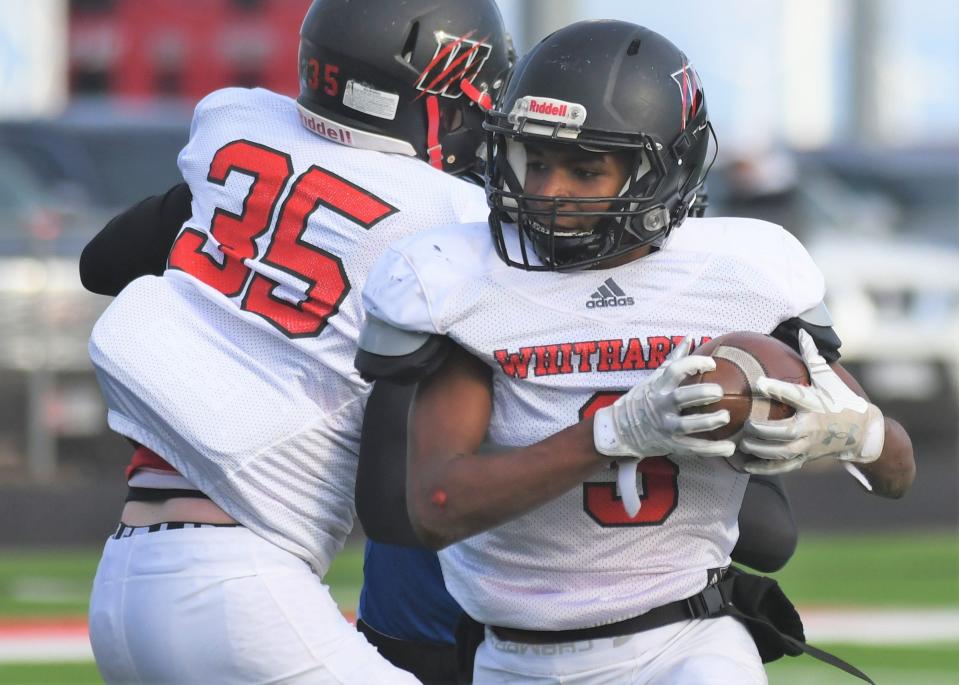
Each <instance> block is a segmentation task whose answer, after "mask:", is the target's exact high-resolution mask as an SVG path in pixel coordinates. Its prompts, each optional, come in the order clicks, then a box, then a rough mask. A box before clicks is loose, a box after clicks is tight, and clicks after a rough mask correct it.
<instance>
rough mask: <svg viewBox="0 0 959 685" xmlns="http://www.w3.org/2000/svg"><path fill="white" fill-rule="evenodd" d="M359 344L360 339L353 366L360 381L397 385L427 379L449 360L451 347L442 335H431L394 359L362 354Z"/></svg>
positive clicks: (447, 339) (373, 354)
mask: <svg viewBox="0 0 959 685" xmlns="http://www.w3.org/2000/svg"><path fill="white" fill-rule="evenodd" d="M362 344H363V340H362V337H361V338H360V347H359V348H358V349H357V351H356V358H355V359H354V360H353V365H354V366H355V367H356V370H357V371H359V372H360V376H361V377H362V378H363V380H365V381H378V380H386V381H390V382H391V383H396V384H400V385H411V384H415V383H418V382H419V381H421V380H423V379H424V378H426V377H427V376H429V375H431V374H432V373H433V372H434V371H436V370H437V369H438V368H439V367H440V364H442V363H443V361H444V360H445V359H446V357H447V356H449V353H450V350H451V349H452V347H453V344H452V341H451V340H450V339H449V338H447V337H446V336H445V335H435V334H434V335H431V336H429V337H428V338H427V339H426V342H425V343H423V345H422V347H420V348H419V349H418V350H416V351H415V352H411V353H409V354H403V355H396V356H387V355H382V354H376V353H374V352H370V351H369V350H364V349H363V347H362ZM367 411H369V410H367Z"/></svg>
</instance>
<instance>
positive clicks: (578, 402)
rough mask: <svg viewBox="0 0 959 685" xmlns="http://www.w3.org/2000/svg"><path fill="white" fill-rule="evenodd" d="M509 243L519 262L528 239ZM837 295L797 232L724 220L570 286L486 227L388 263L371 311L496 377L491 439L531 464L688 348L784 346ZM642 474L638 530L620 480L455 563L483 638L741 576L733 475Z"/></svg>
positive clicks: (482, 540) (467, 544) (738, 492)
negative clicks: (735, 559)
mask: <svg viewBox="0 0 959 685" xmlns="http://www.w3.org/2000/svg"><path fill="white" fill-rule="evenodd" d="M508 237H510V238H511V239H512V240H513V244H512V245H510V246H509V247H510V250H511V251H512V253H513V254H516V252H515V250H516V249H518V247H517V241H516V234H515V227H514V232H513V233H510V234H508ZM823 295H824V284H823V279H822V276H821V274H820V272H819V270H818V269H817V267H816V266H815V265H814V264H813V262H812V261H811V259H810V257H809V256H808V254H807V253H806V251H805V249H804V248H803V247H802V246H801V245H800V244H799V243H798V242H797V241H796V240H795V239H794V238H793V237H792V236H791V235H789V234H788V233H787V232H786V231H784V230H783V229H782V228H780V227H779V226H775V225H772V224H768V223H765V222H761V221H755V220H749V219H712V218H711V219H689V220H687V221H686V222H685V223H684V224H683V225H682V226H681V227H680V228H679V229H677V230H676V232H675V234H674V235H673V236H672V238H671V239H670V241H668V242H667V244H666V246H665V247H664V248H663V249H662V250H660V251H658V252H654V253H652V254H650V255H648V256H646V257H643V258H641V259H638V260H636V261H633V262H631V263H629V264H626V265H623V266H619V267H616V268H612V269H605V270H599V269H597V270H581V271H573V272H562V273H559V272H557V273H541V272H529V271H524V270H522V269H518V268H510V267H507V266H506V265H505V264H504V263H503V262H502V261H501V260H500V259H499V257H497V255H496V253H495V251H494V247H493V244H492V241H491V240H490V237H489V229H488V228H487V226H486V225H485V224H482V223H480V224H473V225H470V226H460V227H454V228H446V229H443V230H442V231H429V232H427V233H423V234H420V235H417V236H413V237H411V238H408V239H406V240H404V241H401V242H400V243H398V244H397V245H395V246H393V247H391V248H390V249H389V250H387V251H386V252H385V253H384V255H383V257H382V258H381V260H380V262H379V263H378V264H377V265H376V266H375V267H374V269H373V271H372V272H371V274H370V276H369V278H368V279H367V282H366V286H365V289H364V304H365V306H366V308H367V311H368V312H369V313H370V314H372V315H374V316H376V317H377V318H379V319H381V320H383V321H385V322H386V323H388V324H391V325H393V326H395V327H397V328H401V329H406V330H415V331H421V332H429V333H440V334H444V335H447V336H449V337H450V338H452V339H453V340H455V341H456V342H457V343H458V344H459V345H461V346H462V347H464V348H465V349H466V350H467V351H468V352H470V353H471V354H473V355H475V356H476V357H478V358H479V359H481V360H483V361H484V362H485V363H486V364H487V365H488V366H489V367H490V368H491V369H492V376H493V413H492V418H491V420H490V426H489V433H488V436H487V439H488V440H489V442H490V443H492V444H494V445H501V446H506V447H516V446H525V445H530V444H532V443H535V442H538V441H540V440H542V439H544V438H546V437H548V436H550V435H552V434H553V433H556V432H558V431H560V430H561V429H563V428H565V427H567V426H569V425H571V424H573V423H575V422H577V421H579V420H580V419H583V418H586V417H588V416H590V415H591V414H592V413H593V412H595V411H596V410H597V409H599V408H600V407H602V406H605V405H607V404H610V403H612V402H613V401H615V399H616V398H617V397H618V396H619V395H620V394H622V393H623V392H624V391H625V390H627V389H629V388H630V387H632V386H633V385H635V384H636V383H638V382H641V381H642V380H643V379H644V378H646V376H647V375H648V374H649V373H650V372H651V371H652V370H653V369H655V368H656V367H657V366H659V364H660V363H661V362H662V360H663V358H664V357H665V356H666V354H667V353H668V352H669V351H670V349H671V348H672V346H673V345H675V344H676V343H678V342H679V341H680V340H681V339H682V338H683V337H684V336H685V335H692V336H694V338H695V340H696V342H697V344H699V343H701V342H702V341H704V340H706V339H708V338H713V337H716V336H719V335H722V334H724V333H729V332H732V331H738V330H750V331H758V332H763V333H769V332H771V331H772V330H773V329H775V328H776V326H777V325H778V324H780V323H781V322H782V321H784V320H786V319H789V318H792V317H795V316H797V315H799V314H800V313H802V312H804V311H806V310H808V309H811V308H812V307H815V306H816V305H818V304H819V303H820V302H821V301H822V299H823ZM639 470H640V472H641V478H640V479H639V486H638V487H639V489H640V493H639V494H640V496H641V499H642V508H641V509H640V511H639V513H638V514H637V515H636V516H635V517H634V518H630V517H629V515H628V514H627V513H626V511H625V509H624V507H623V505H622V502H621V499H620V496H619V493H618V492H617V491H616V471H615V470H614V469H613V468H608V469H603V470H602V471H600V472H598V473H596V474H595V476H594V477H592V478H590V479H589V480H588V481H587V482H585V483H583V484H582V485H581V486H578V487H575V488H573V489H572V490H570V491H569V492H567V493H565V494H564V495H562V496H561V497H559V498H557V499H555V500H553V501H551V502H549V503H547V504H545V505H543V506H541V507H539V508H538V509H536V510H534V511H532V512H530V513H528V514H526V515H525V516H522V517H520V518H518V519H516V520H514V521H511V522H509V523H506V524H505V525H502V526H500V527H497V528H495V529H492V530H489V531H487V532H485V533H482V534H479V535H476V536H474V537H471V538H469V539H467V540H464V541H462V542H460V543H458V544H455V545H452V546H451V547H449V548H447V549H445V550H443V551H441V552H440V559H441V562H442V566H443V573H444V577H445V579H446V584H447V587H448V588H449V590H450V592H451V593H452V595H453V596H454V597H455V598H456V599H457V600H458V601H459V602H460V603H461V604H462V606H463V607H464V609H465V610H466V611H467V612H468V613H469V614H470V615H472V616H473V617H475V618H476V619H478V620H480V621H482V622H484V623H487V624H493V625H502V626H509V627H518V628H527V629H538V630H562V629H572V628H583V627H588V626H593V625H599V624H605V623H611V622H615V621H619V620H622V619H625V618H628V617H631V616H636V615H638V614H641V613H644V612H646V611H648V610H649V609H652V608H654V607H656V606H660V605H663V604H666V603H668V602H671V601H674V600H677V599H682V598H685V597H689V596H691V595H694V594H696V593H697V592H699V591H700V590H702V589H703V588H704V587H705V586H706V582H707V575H708V572H709V570H711V569H716V568H719V567H723V566H726V565H727V564H729V562H730V556H729V555H730V552H731V550H732V548H733V546H734V544H735V542H736V539H737V537H738V527H737V516H738V512H739V507H740V503H741V500H742V495H743V490H744V488H745V486H746V481H747V477H746V476H745V475H742V474H740V473H738V472H737V471H735V470H733V469H732V468H731V467H730V466H729V465H728V464H727V462H726V461H725V460H724V459H701V458H676V457H671V456H670V457H653V458H647V459H645V460H643V461H641V462H640V465H639Z"/></svg>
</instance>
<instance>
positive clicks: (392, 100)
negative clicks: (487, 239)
mask: <svg viewBox="0 0 959 685" xmlns="http://www.w3.org/2000/svg"><path fill="white" fill-rule="evenodd" d="M512 62H513V59H512V44H511V42H510V40H509V37H508V35H507V34H506V31H505V29H504V27H503V19H502V17H501V16H500V13H499V10H498V9H497V7H496V3H495V2H494V0H403V2H396V1H395V0H314V2H313V4H312V5H311V6H310V9H309V11H308V12H307V14H306V17H305V19H304V20H303V25H302V27H301V29H300V54H299V73H300V95H299V97H298V98H297V104H298V105H299V109H300V115H301V120H302V122H303V124H304V125H305V126H306V127H307V128H309V129H310V130H312V131H314V132H316V133H318V134H320V135H322V136H325V137H328V138H330V139H332V140H335V141H337V142H340V143H345V144H347V145H353V146H355V147H362V148H366V149H373V150H380V151H382V152H393V153H399V154H404V155H410V156H416V157H419V158H420V159H423V160H426V161H428V162H429V163H430V164H432V165H433V166H434V167H436V168H438V169H442V170H443V171H447V172H450V173H460V172H463V171H468V170H470V169H472V167H473V165H474V163H475V162H476V156H477V150H478V149H479V148H480V147H482V143H483V137H482V136H483V133H482V123H483V114H484V110H485V109H488V108H489V106H490V105H491V104H492V99H493V97H494V96H495V94H496V91H497V89H499V88H500V86H501V85H502V83H503V81H504V80H505V78H506V76H507V74H508V72H509V69H510V67H511V66H512Z"/></svg>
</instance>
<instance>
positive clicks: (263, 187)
mask: <svg viewBox="0 0 959 685" xmlns="http://www.w3.org/2000/svg"><path fill="white" fill-rule="evenodd" d="M234 172H236V173H241V174H246V175H248V176H251V177H252V178H253V182H252V183H251V184H250V189H249V191H248V192H247V194H246V197H245V198H244V200H243V209H242V211H241V212H240V213H239V214H233V213H231V212H228V211H226V210H224V209H222V208H217V209H216V211H215V212H214V213H213V219H212V221H211V223H210V232H209V234H206V233H204V232H201V231H198V230H196V229H194V228H190V227H187V228H185V229H184V230H183V231H182V232H181V233H180V235H179V237H178V238H177V240H176V242H175V243H174V245H173V250H172V251H171V252H170V260H169V268H171V269H179V270H181V271H185V272H187V273H189V274H190V275H192V276H194V277H195V278H197V279H198V280H200V281H202V282H204V283H206V284H207V285H209V286H210V287H212V288H214V289H216V290H218V291H219V292H221V293H223V294H224V295H226V296H227V297H236V296H238V295H240V294H243V299H242V301H241V303H240V308H241V309H243V310H244V311H248V312H251V313H253V314H256V315H258V316H261V317H263V318H264V319H265V320H266V321H268V322H269V323H270V324H272V325H273V326H274V327H276V328H277V329H279V330H280V331H282V332H283V333H284V334H285V335H287V336H288V337H291V338H300V337H307V336H315V335H318V334H319V333H320V332H321V331H322V330H323V328H324V326H326V322H327V320H328V319H329V318H330V317H331V316H333V315H334V314H336V312H337V311H338V309H339V306H340V304H341V303H342V302H343V298H345V297H346V295H347V293H348V292H349V291H350V282H349V280H348V279H347V277H346V272H345V271H344V269H343V262H342V260H341V259H340V258H339V257H338V256H337V255H334V254H332V253H330V252H327V251H326V250H323V249H320V248H319V247H317V246H315V245H311V244H309V243H307V242H305V241H304V240H303V234H304V232H305V231H306V228H307V225H308V223H309V220H310V217H311V216H312V215H313V213H314V212H316V211H317V210H318V209H320V208H326V209H329V210H331V211H333V212H336V213H337V214H339V215H341V216H343V217H346V218H347V219H349V220H351V221H353V222H354V223H356V224H359V225H360V226H362V227H364V228H366V229H370V228H372V227H373V226H374V225H376V223H377V222H379V221H381V220H382V219H384V218H386V217H388V216H390V215H391V214H394V213H395V212H396V211H397V209H396V208H395V207H392V206H391V205H389V204H387V203H386V202H384V201H382V200H380V199H379V198H377V197H375V196H374V195H372V194H370V193H368V192H367V191H365V190H363V189H362V188H360V187H358V186H355V185H353V184H352V183H350V182H349V181H347V180H346V179H344V178H341V177H340V176H337V175H336V174H334V173H332V172H330V171H327V170H325V169H322V168H321V167H319V166H316V165H314V166H312V167H310V168H309V169H307V170H306V171H305V172H303V173H302V174H300V176H298V177H297V178H295V179H293V181H292V185H291V187H290V191H289V193H288V194H287V196H286V199H285V200H284V202H283V205H282V207H280V209H279V211H278V212H277V204H278V203H279V201H280V198H281V197H282V196H283V192H284V190H285V189H286V188H287V186H288V185H290V179H291V177H292V175H293V165H292V162H291V161H290V156H289V155H287V154H286V153H284V152H280V151H279V150H274V149H272V148H268V147H265V146H261V145H257V144H256V143H251V142H249V141H246V140H235V141H233V142H232V143H228V144H227V145H224V146H223V147H222V148H220V149H219V150H218V151H217V153H216V155H214V157H213V161H212V162H211V164H210V171H209V174H208V175H207V180H208V181H210V183H215V184H217V185H221V186H222V185H225V184H226V181H227V178H228V177H229V176H230V174H232V173H234ZM274 214H276V215H277V218H276V219H275V221H274V219H273V216H274ZM272 225H275V228H274V230H273V235H272V237H271V238H270V240H269V244H268V245H267V247H266V249H265V250H264V251H263V254H262V255H258V254H257V242H256V241H257V239H258V238H259V237H260V236H262V235H264V234H265V233H267V231H269V230H270V227H271V226H272ZM264 267H265V268H264ZM268 274H269V275H268ZM285 275H289V278H285V277H284V276H285ZM271 276H273V277H272V278H271ZM284 281H285V283H284ZM303 282H305V283H306V290H305V297H303V295H302V294H301V295H300V297H299V299H298V301H292V300H291V299H290V296H289V295H287V297H285V298H284V297H281V296H280V295H279V294H278V292H277V291H278V289H279V288H280V287H282V286H283V285H285V284H287V283H289V284H300V283H303ZM286 290H287V291H290V290H291V289H290V288H287V289H286ZM296 290H297V291H299V290H300V288H296ZM244 291H245V293H244Z"/></svg>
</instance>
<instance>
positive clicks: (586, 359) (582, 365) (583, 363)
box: [573, 341, 599, 373]
mask: <svg viewBox="0 0 959 685" xmlns="http://www.w3.org/2000/svg"><path fill="white" fill-rule="evenodd" d="M597 349H599V343H597V342H595V341H589V342H578V343H573V353H574V354H578V355H579V367H578V370H579V372H580V373H589V372H590V371H592V370H593V360H592V357H593V354H594V353H595V352H596V350H597Z"/></svg>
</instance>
